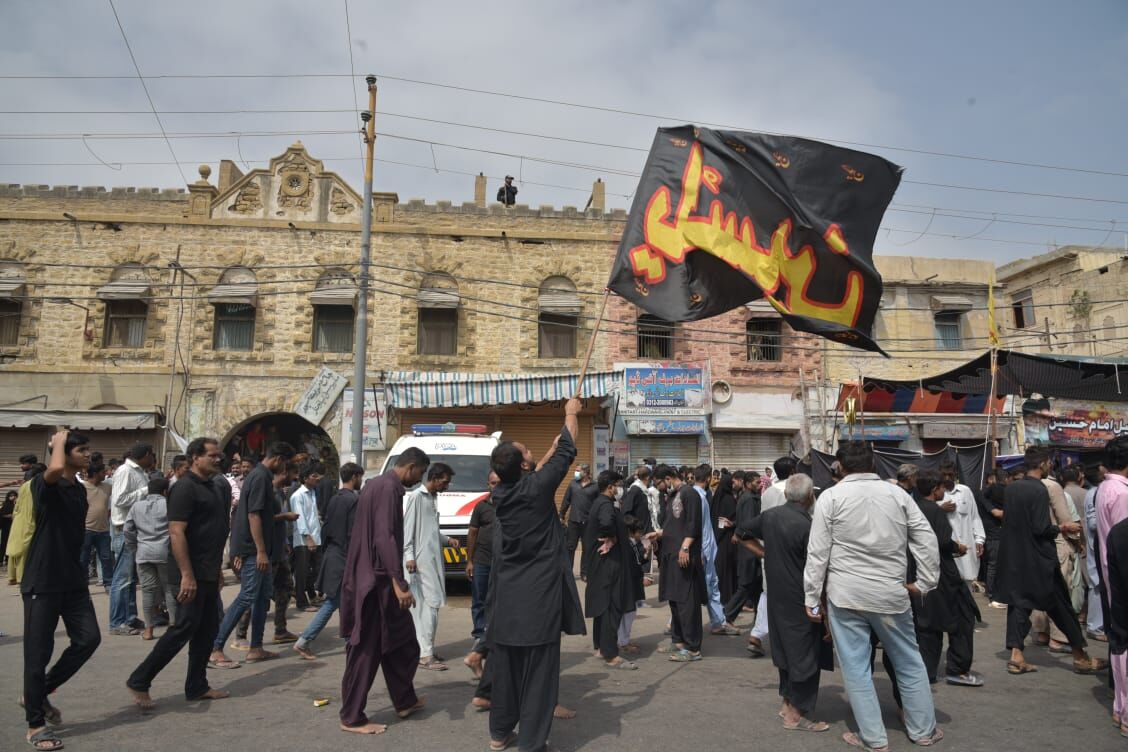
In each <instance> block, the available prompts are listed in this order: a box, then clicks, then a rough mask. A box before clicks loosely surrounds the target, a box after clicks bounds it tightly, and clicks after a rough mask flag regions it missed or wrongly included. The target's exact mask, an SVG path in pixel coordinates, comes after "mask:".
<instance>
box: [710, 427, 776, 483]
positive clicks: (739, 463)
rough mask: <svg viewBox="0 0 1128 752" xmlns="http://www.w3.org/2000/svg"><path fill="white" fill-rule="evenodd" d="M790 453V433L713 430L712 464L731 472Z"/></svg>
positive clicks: (765, 464) (761, 467) (760, 469)
mask: <svg viewBox="0 0 1128 752" xmlns="http://www.w3.org/2000/svg"><path fill="white" fill-rule="evenodd" d="M789 454H791V434H790V433H771V432H766V431H756V432H749V431H717V432H715V433H714V434H713V466H714V467H717V468H721V467H725V468H728V469H729V471H730V472H733V471H736V470H745V471H748V470H755V471H756V472H758V473H762V472H764V468H765V467H770V466H771V465H772V463H774V462H775V461H776V460H778V459H779V458H780V457H785V456H787V455H789Z"/></svg>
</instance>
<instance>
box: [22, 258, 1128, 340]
mask: <svg viewBox="0 0 1128 752" xmlns="http://www.w3.org/2000/svg"><path fill="white" fill-rule="evenodd" d="M39 265H41V266H45V267H48V268H81V269H99V270H104V269H105V268H106V267H105V266H104V265H96V264H64V263H43V264H39ZM354 265H355V264H351V263H348V262H345V263H341V264H282V265H276V266H272V267H270V268H271V269H272V270H274V269H328V268H349V267H351V266H354ZM372 266H373V267H375V268H380V269H386V270H390V271H396V272H401V273H406V274H410V275H419V276H425V275H426V274H429V273H433V272H428V271H426V270H421V269H413V268H409V267H402V266H396V265H392V264H384V263H379V262H374V263H373V264H372ZM231 267H232V265H230V264H228V265H183V266H182V267H181V268H183V269H190V270H193V271H216V270H226V269H230V268H231ZM140 268H142V269H146V270H149V271H158V272H159V271H165V270H167V269H168V268H169V267H163V266H156V265H148V266H141V267H140ZM444 273H446V272H444ZM449 276H450V277H451V278H452V279H454V280H457V281H462V282H473V283H481V284H488V285H490V286H504V287H514V288H522V289H528V290H539V289H540V285H533V284H525V283H519V282H506V281H504V280H496V279H489V278H480V277H467V276H459V275H454V274H450V275H449ZM316 281H317V278H309V277H303V278H286V279H274V280H269V279H267V280H258V281H256V285H267V286H269V285H277V284H289V283H294V282H316ZM383 282H384V283H385V284H388V285H392V286H394V287H400V288H404V289H409V290H412V291H413V292H417V291H418V290H419V287H418V286H416V285H410V284H405V283H400V282H394V281H391V280H383ZM36 284H41V285H43V286H59V287H73V286H74V283H73V282H72V281H67V282H59V283H56V282H49V281H48V282H39V283H36ZM215 284H218V282H216V283H209V282H199V281H194V282H191V283H189V282H182V283H181V286H182V287H213V286H214V285H215ZM286 292H287V291H282V293H280V294H285V293H286ZM577 293H579V294H585V295H598V296H601V295H602V294H603V293H602V291H594V290H592V291H589V290H577ZM459 296H460V298H463V299H466V300H473V301H476V302H482V303H487V304H491V305H498V306H502V307H506V308H514V309H520V310H527V311H534V312H537V313H539V312H540V309H539V307H533V306H523V305H520V304H515V303H508V302H504V301H498V300H494V299H491V298H480V297H476V296H472V295H466V294H463V293H462V292H461V291H459ZM202 298H206V296H200V297H199V298H197V299H202ZM1106 302H1111V303H1120V302H1121V301H1119V300H1116V301H1092V303H1091V304H1092V305H1100V304H1103V303H1106ZM1072 305H1073V304H1072V303H1060V304H1044V306H1043V307H1055V306H1072ZM1002 307H1003V308H1006V307H1007V306H1002ZM967 310H987V309H986V308H982V309H976V308H970V309H967ZM898 311H928V312H931V311H932V309H931V308H909V307H906V308H897V309H894V310H893V311H891V312H898ZM576 318H577V319H581V320H594V318H595V317H594V316H589V315H577V317H576ZM605 320H606V321H608V322H610V323H614V324H619V325H624V326H635V325H636V324H637V322H635V321H630V320H624V319H614V318H607V319H605ZM684 324H685V325H686V327H687V328H688V329H689V330H690V331H691V333H692V334H695V335H696V334H718V335H724V336H744V334H745V333H744V332H739V331H734V330H730V329H707V328H703V327H701V326H700V322H684ZM1118 328H1121V327H1119V326H1117V325H1113V326H1109V327H1094V328H1088V329H1087V330H1086V332H1085V333H1087V334H1092V333H1094V332H1102V331H1106V330H1113V331H1115V330H1116V329H1118ZM761 336H764V337H767V338H773V337H780V336H784V335H771V334H766V335H761ZM1055 336H1057V335H1055ZM1062 336H1063V337H1064V336H1065V335H1062ZM1007 337H1008V338H1009V339H1011V340H1012V341H1013V340H1014V339H1015V338H1020V339H1022V338H1038V339H1041V338H1044V337H1045V334H1044V333H1043V332H1039V331H1033V330H1029V331H1022V332H1021V333H1020V332H1014V333H1010V334H1008V335H1007ZM988 339H989V336H979V337H964V338H963V341H978V340H988ZM934 341H935V340H934V338H932V337H927V336H926V337H884V338H882V339H881V342H934ZM940 351H942V350H937V352H940Z"/></svg>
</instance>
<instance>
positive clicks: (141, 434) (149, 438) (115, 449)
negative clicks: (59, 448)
mask: <svg viewBox="0 0 1128 752" xmlns="http://www.w3.org/2000/svg"><path fill="white" fill-rule="evenodd" d="M82 433H83V434H85V435H86V437H87V438H89V439H90V451H91V452H101V453H102V460H103V461H104V462H106V463H107V464H108V463H109V461H110V460H111V459H113V458H115V457H117V458H118V459H121V458H122V457H123V456H125V453H126V452H127V451H128V450H129V448H130V447H131V446H133V445H134V444H136V443H138V442H141V441H143V442H145V443H146V444H152V445H153V452H155V453H156V455H157V459H158V460H160V452H161V440H160V431H156V430H154V429H151V428H147V429H140V430H125V431H82ZM169 445H170V446H171V447H172V448H174V449H175V446H176V445H175V443H174V442H172V441H170V442H169ZM175 453H176V452H174V454H175ZM157 469H158V470H162V471H163V470H167V469H168V468H167V467H159V468H157Z"/></svg>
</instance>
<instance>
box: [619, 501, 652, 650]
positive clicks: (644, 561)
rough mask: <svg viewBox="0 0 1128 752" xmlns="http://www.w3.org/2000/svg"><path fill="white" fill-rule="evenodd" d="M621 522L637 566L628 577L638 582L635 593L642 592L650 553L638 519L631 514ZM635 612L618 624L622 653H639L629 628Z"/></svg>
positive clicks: (642, 603)
mask: <svg viewBox="0 0 1128 752" xmlns="http://www.w3.org/2000/svg"><path fill="white" fill-rule="evenodd" d="M623 522H625V523H626V526H627V534H628V535H629V536H630V541H629V542H628V545H630V547H631V549H633V550H634V556H635V562H636V563H637V564H638V566H636V567H632V568H631V571H630V573H629V575H628V576H630V577H634V578H635V579H637V580H638V585H637V588H636V589H637V591H638V592H640V593H641V592H642V590H643V584H644V583H645V580H644V579H643V576H642V573H643V572H646V571H649V569H650V551H648V550H647V548H646V544H645V543H644V542H643V535H642V534H643V530H642V523H641V522H639V520H638V518H637V517H635V516H634V515H632V514H628V515H626V516H625V517H624V518H623ZM645 606H646V601H637V602H636V603H635V607H636V609H637V608H643V607H645ZM636 613H637V611H629V612H627V613H625V614H623V621H622V623H620V624H619V650H620V651H621V652H623V653H637V652H638V651H639V647H638V645H636V644H635V643H633V642H631V628H632V627H633V626H634V620H635V614H636Z"/></svg>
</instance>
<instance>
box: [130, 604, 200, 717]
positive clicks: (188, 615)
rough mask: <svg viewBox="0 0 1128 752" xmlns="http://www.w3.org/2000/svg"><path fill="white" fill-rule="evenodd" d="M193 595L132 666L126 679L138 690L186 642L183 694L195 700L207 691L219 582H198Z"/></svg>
mask: <svg viewBox="0 0 1128 752" xmlns="http://www.w3.org/2000/svg"><path fill="white" fill-rule="evenodd" d="M196 584H197V590H196V597H195V598H193V599H192V600H190V601H188V602H187V603H181V604H180V605H179V606H178V607H177V609H176V621H175V623H174V624H173V626H171V627H169V628H168V630H167V631H166V632H165V633H164V634H163V635H161V639H159V640H158V641H157V644H156V645H154V646H153V649H152V651H151V652H150V653H149V655H148V657H147V658H145V660H144V661H142V662H141V665H140V666H138V667H137V668H136V669H134V671H133V673H132V674H130V675H129V679H128V680H127V681H126V682H125V684H126V686H127V687H129V688H130V689H133V690H136V691H138V692H148V691H149V687H151V686H152V684H153V679H154V678H156V676H157V674H159V673H160V672H161V671H162V670H163V669H164V667H165V666H167V665H168V663H169V661H171V660H172V659H173V658H175V657H176V656H177V654H178V653H179V652H180V651H181V650H183V649H184V646H185V645H187V646H188V676H187V678H186V679H185V680H184V696H185V697H187V698H188V699H189V700H194V699H196V698H197V697H199V696H200V695H202V694H204V693H205V692H207V691H208V690H209V689H210V687H209V685H208V656H209V655H211V649H212V642H213V641H214V640H215V635H216V633H217V632H218V631H219V597H218V596H219V584H218V583H215V582H197V583H196Z"/></svg>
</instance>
